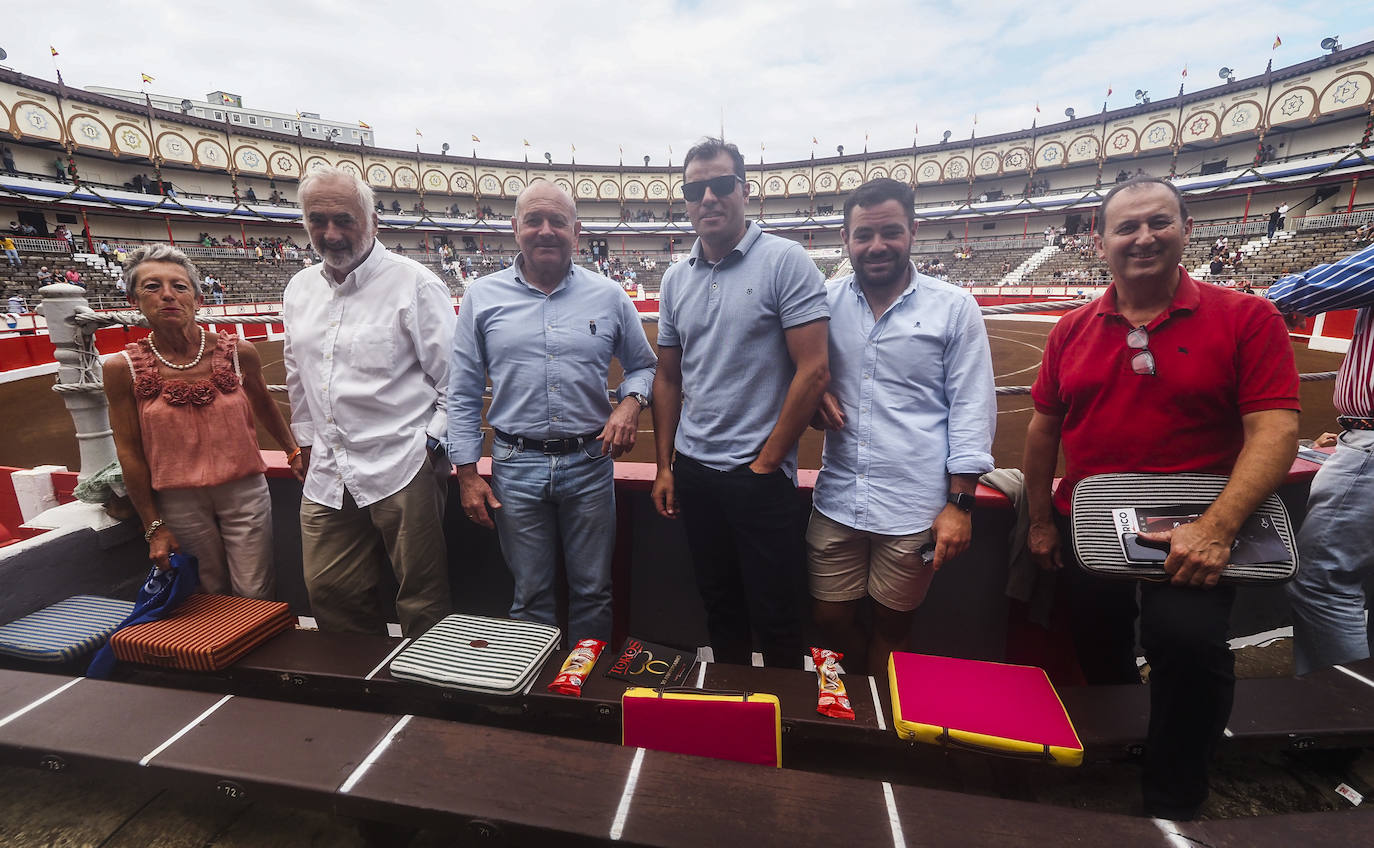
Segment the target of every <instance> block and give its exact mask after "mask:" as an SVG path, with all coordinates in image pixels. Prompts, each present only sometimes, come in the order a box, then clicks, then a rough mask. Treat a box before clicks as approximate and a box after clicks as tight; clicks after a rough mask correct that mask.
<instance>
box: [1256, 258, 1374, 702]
mask: <svg viewBox="0 0 1374 848" xmlns="http://www.w3.org/2000/svg"><path fill="white" fill-rule="evenodd" d="M1371 281H1374V247H1366V248H1364V249H1363V250H1361V251H1359V252H1358V253H1355V254H1352V255H1350V256H1347V257H1346V258H1344V259H1341V260H1339V261H1337V262H1333V263H1331V264H1330V265H1318V266H1317V267H1315V268H1313V269H1311V270H1310V271H1305V272H1303V273H1301V274H1297V275H1296V276H1292V277H1286V278H1284V279H1282V280H1279V281H1278V282H1277V283H1275V284H1274V285H1273V286H1271V287H1270V288H1269V297H1270V299H1272V300H1273V301H1274V303H1275V304H1276V305H1277V306H1278V308H1279V309H1282V310H1284V311H1285V312H1296V313H1299V314H1301V315H1317V314H1319V313H1321V312H1329V311H1332V310H1336V309H1357V310H1359V311H1358V312H1357V313H1356V316H1355V331H1354V335H1353V336H1352V338H1351V340H1350V349H1349V350H1348V351H1347V352H1346V355H1345V359H1344V360H1343V361H1342V362H1341V368H1340V371H1339V372H1338V373H1337V375H1336V388H1335V397H1334V401H1335V406H1336V413H1337V415H1338V416H1339V417H1338V418H1337V419H1336V423H1337V424H1338V425H1339V426H1340V428H1341V434H1340V436H1339V437H1338V439H1337V441H1336V452H1335V453H1334V454H1332V456H1331V458H1330V459H1328V460H1327V461H1326V462H1324V463H1322V467H1321V469H1320V470H1319V471H1318V472H1317V476H1316V477H1315V478H1313V480H1312V490H1311V493H1310V495H1309V496H1308V501H1307V517H1306V518H1304V519H1303V522H1302V528H1301V529H1300V530H1299V532H1298V555H1299V556H1300V557H1301V559H1302V568H1300V569H1298V574H1297V576H1296V577H1294V578H1293V580H1292V582H1290V583H1289V584H1288V586H1287V589H1288V600H1289V602H1290V603H1291V604H1292V607H1293V663H1294V666H1295V670H1296V671H1297V673H1298V674H1300V675H1303V674H1310V673H1312V672H1314V671H1317V670H1319V669H1323V668H1326V667H1328V666H1331V665H1335V664H1336V663H1348V662H1354V661H1356V660H1362V659H1365V658H1366V657H1368V656H1370V641H1369V633H1370V631H1369V625H1368V622H1367V621H1366V618H1365V607H1366V605H1367V603H1368V601H1369V596H1368V593H1367V592H1366V591H1365V588H1364V587H1365V584H1366V581H1367V579H1368V578H1369V576H1370V575H1371V574H1374V459H1371V455H1374V285H1371Z"/></svg>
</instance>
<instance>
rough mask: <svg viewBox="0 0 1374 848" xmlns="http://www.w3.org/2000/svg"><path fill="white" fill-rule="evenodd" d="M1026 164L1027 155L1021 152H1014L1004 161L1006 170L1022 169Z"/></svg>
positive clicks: (1003, 164)
mask: <svg viewBox="0 0 1374 848" xmlns="http://www.w3.org/2000/svg"><path fill="white" fill-rule="evenodd" d="M1025 164H1026V154H1024V153H1022V152H1021V151H1020V150H1013V151H1011V152H1010V153H1008V154H1007V155H1006V156H1005V157H1003V159H1002V166H1003V167H1004V168H1021V167H1024V166H1025Z"/></svg>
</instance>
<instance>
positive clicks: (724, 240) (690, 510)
mask: <svg viewBox="0 0 1374 848" xmlns="http://www.w3.org/2000/svg"><path fill="white" fill-rule="evenodd" d="M683 169H684V175H683V176H684V180H685V182H684V183H683V186H682V193H683V196H684V198H685V199H686V201H687V216H688V217H689V218H690V219H691V221H692V226H693V228H694V229H695V230H696V233H697V241H696V244H695V245H694V246H693V247H692V252H691V255H690V256H689V257H688V258H687V260H686V261H683V262H679V263H677V264H675V265H673V267H671V268H669V269H668V270H667V271H666V272H665V273H664V275H663V289H662V300H661V302H660V307H659V309H660V312H659V326H658V345H659V367H658V374H657V376H656V377H655V379H654V433H655V443H656V449H657V460H658V474H657V477H656V478H655V480H654V487H653V492H652V495H651V497H652V498H653V501H654V506H655V508H656V509H657V510H658V512H659V513H660V514H661V515H663V516H666V517H668V518H678V517H679V516H680V517H681V518H682V521H683V524H684V528H683V529H684V530H685V531H686V535H687V544H688V548H689V550H690V551H691V554H692V563H693V568H694V569H695V571H696V579H697V588H698V590H699V591H700V593H701V598H702V602H703V604H704V605H705V608H706V625H707V631H708V633H709V636H710V639H711V647H712V650H713V653H714V657H715V659H716V660H717V661H718V662H728V663H736V664H741V665H748V664H749V663H750V661H751V654H752V651H753V640H754V636H757V638H758V643H759V647H760V649H761V651H762V653H763V661H764V663H765V664H766V665H770V666H780V667H791V668H801V667H802V649H803V646H802V638H801V620H802V616H801V614H800V609H801V608H802V606H803V603H802V601H803V595H802V592H803V590H802V575H803V573H804V568H805V566H804V562H805V553H804V551H803V549H802V544H803V541H802V527H801V524H802V516H801V507H800V502H799V499H798V496H797V490H796V483H795V477H796V468H797V439H798V438H799V437H800V436H801V433H802V431H803V430H805V429H806V425H807V422H808V421H809V420H810V419H811V416H812V414H813V413H814V412H815V409H816V403H817V401H818V400H819V399H820V396H821V393H822V392H824V391H825V387H826V384H827V382H828V380H829V372H828V370H827V367H826V356H827V354H826V318H827V316H828V310H827V308H826V305H825V286H824V282H823V280H822V278H821V273H820V271H819V270H818V269H817V268H816V264H815V263H814V262H812V261H811V258H810V257H809V256H807V255H806V251H805V250H804V249H803V248H802V246H801V245H800V244H797V243H796V242H793V241H789V240H787V239H783V238H779V237H778V236H773V235H768V234H766V233H764V232H763V231H762V230H761V229H760V228H759V226H758V224H755V223H752V222H749V221H747V220H746V219H745V215H744V207H745V199H746V197H747V195H748V193H749V187H748V183H746V181H745V178H744V157H743V156H741V155H740V152H739V149H738V148H737V147H735V146H734V145H733V144H726V143H725V142H723V141H721V140H720V139H705V140H703V141H702V142H700V143H699V144H697V145H696V146H695V147H693V148H692V149H691V150H689V151H688V152H687V156H686V159H685V161H684V162H683Z"/></svg>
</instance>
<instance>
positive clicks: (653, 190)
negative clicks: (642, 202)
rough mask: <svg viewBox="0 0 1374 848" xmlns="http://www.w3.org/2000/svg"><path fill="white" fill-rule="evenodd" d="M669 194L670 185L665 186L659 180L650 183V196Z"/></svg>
mask: <svg viewBox="0 0 1374 848" xmlns="http://www.w3.org/2000/svg"><path fill="white" fill-rule="evenodd" d="M667 194H668V187H667V186H665V185H664V184H663V183H661V182H657V181H655V182H652V183H649V196H650V197H665V196H667Z"/></svg>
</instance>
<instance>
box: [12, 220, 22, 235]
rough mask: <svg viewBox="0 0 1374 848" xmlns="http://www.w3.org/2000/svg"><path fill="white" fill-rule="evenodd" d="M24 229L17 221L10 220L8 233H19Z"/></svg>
mask: <svg viewBox="0 0 1374 848" xmlns="http://www.w3.org/2000/svg"><path fill="white" fill-rule="evenodd" d="M23 232H24V231H23V230H22V229H21V228H20V227H19V222H18V221H10V235H15V236H17V235H19V234H21V233H23Z"/></svg>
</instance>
